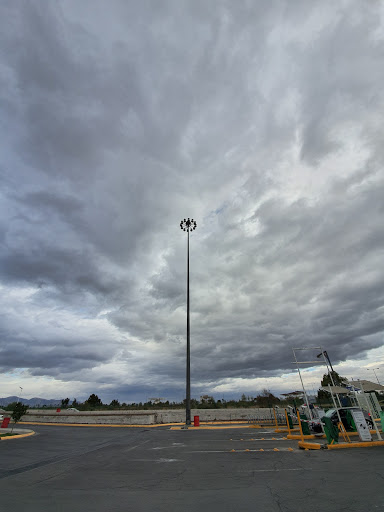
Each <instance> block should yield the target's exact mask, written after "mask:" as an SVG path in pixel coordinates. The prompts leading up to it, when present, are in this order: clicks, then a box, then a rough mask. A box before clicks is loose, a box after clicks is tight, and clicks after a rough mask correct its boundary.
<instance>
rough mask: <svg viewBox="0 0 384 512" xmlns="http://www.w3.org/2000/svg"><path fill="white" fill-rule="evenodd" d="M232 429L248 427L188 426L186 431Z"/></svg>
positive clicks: (172, 428) (178, 428)
mask: <svg viewBox="0 0 384 512" xmlns="http://www.w3.org/2000/svg"><path fill="white" fill-rule="evenodd" d="M232 428H250V427H249V426H248V425H222V426H220V427H219V426H216V427H214V426H208V425H206V426H201V424H200V427H194V426H193V425H189V426H188V430H225V429H232ZM170 430H186V429H185V428H183V427H171V428H170Z"/></svg>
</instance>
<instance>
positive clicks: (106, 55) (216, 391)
mask: <svg viewBox="0 0 384 512" xmlns="http://www.w3.org/2000/svg"><path fill="white" fill-rule="evenodd" d="M383 5H384V4H383V3H382V2H376V1H373V0H367V1H366V2H357V1H346V0H341V1H339V2H336V3H335V2H334V1H326V0H321V1H320V0H319V1H313V2H308V1H306V0H297V1H295V2H291V1H283V0H272V1H266V0H265V1H262V0H259V1H255V0H249V1H248V0H237V1H236V2H233V1H231V0H212V1H209V2H207V1H206V0H160V1H159V0H142V1H137V0H135V1H133V0H121V1H120V0H108V2H107V1H100V0H92V1H91V0H84V1H82V2H79V1H78V0H66V1H65V2H64V1H56V2H43V1H39V0H36V1H34V2H31V1H30V0H24V1H23V0H8V1H3V2H1V4H0V137H1V150H0V173H1V187H0V194H1V198H0V208H1V215H0V244H1V245H0V288H1V293H0V304H1V306H0V332H1V336H0V396H2V397H4V396H8V395H19V393H21V394H22V395H23V396H24V397H25V398H32V397H35V396H39V397H43V398H63V397H66V396H68V397H70V398H71V399H73V398H77V400H83V399H86V398H87V397H88V396H89V395H90V394H91V393H96V394H98V396H99V397H100V398H101V399H102V400H103V401H104V402H109V401H111V400H112V399H118V400H120V401H125V402H129V401H146V400H147V399H148V398H150V397H161V398H164V399H166V400H167V399H168V400H182V399H183V398H184V397H185V361H186V257H187V236H186V233H185V232H183V231H181V230H180V226H179V224H180V221H181V220H182V219H183V218H188V217H190V218H194V219H195V220H196V222H197V229H196V231H194V232H193V233H191V237H190V262H191V263H190V265H191V267H190V290H191V296H190V297H191V298H190V301H191V302H190V304H191V376H192V396H193V397H197V398H198V397H199V396H200V395H202V394H210V395H213V396H215V397H216V398H217V399H219V398H220V399H221V398H225V399H227V398H230V397H239V396H240V395H241V394H242V393H245V394H246V395H250V396H255V395H256V394H257V393H258V392H260V391H261V390H262V389H264V388H267V389H270V390H271V391H272V392H274V393H277V394H279V393H286V392H290V391H293V390H296V389H300V380H299V378H298V374H297V370H295V365H294V364H293V361H294V359H293V353H292V348H293V347H294V348H295V347H296V348H297V347H299V348H300V347H322V348H323V349H324V350H327V352H328V354H329V357H330V359H331V361H332V364H333V366H334V368H335V370H337V371H338V372H339V373H340V374H341V375H343V376H346V377H348V378H352V377H353V378H355V379H356V378H362V379H367V378H368V379H369V378H370V379H371V380H375V378H374V375H373V371H372V370H373V369H375V371H376V373H377V376H378V378H379V379H381V381H384V353H383V346H384V265H383V261H384V221H383V214H384V170H383V163H384V140H383V121H384V87H383V85H384V65H383V58H384V7H383ZM316 352H318V350H317V349H313V350H311V351H309V353H311V354H312V355H311V354H310V355H309V356H308V357H309V359H306V360H312V359H313V357H314V356H316ZM315 359H316V357H315ZM307 366H308V365H307ZM323 373H325V367H324V366H321V365H312V367H311V365H309V366H308V368H307V369H306V370H305V371H304V373H303V376H304V382H305V385H306V386H308V388H309V390H311V389H312V388H313V389H317V387H318V386H319V384H320V379H321V376H322V375H323Z"/></svg>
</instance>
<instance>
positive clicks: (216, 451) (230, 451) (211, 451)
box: [187, 448, 299, 453]
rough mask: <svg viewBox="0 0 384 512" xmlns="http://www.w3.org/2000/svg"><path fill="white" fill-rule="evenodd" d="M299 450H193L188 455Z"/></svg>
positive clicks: (289, 450) (291, 449)
mask: <svg viewBox="0 0 384 512" xmlns="http://www.w3.org/2000/svg"><path fill="white" fill-rule="evenodd" d="M293 451H297V452H299V450H294V449H293V448H260V449H252V448H247V449H245V450H233V449H232V450H193V451H189V452H187V453H245V452H293Z"/></svg>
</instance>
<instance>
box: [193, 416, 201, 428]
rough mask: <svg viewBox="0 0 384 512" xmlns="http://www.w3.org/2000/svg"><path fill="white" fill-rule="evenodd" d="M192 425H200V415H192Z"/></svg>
mask: <svg viewBox="0 0 384 512" xmlns="http://www.w3.org/2000/svg"><path fill="white" fill-rule="evenodd" d="M193 426H194V427H200V417H199V416H194V417H193Z"/></svg>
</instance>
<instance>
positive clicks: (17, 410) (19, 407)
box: [12, 402, 28, 432]
mask: <svg viewBox="0 0 384 512" xmlns="http://www.w3.org/2000/svg"><path fill="white" fill-rule="evenodd" d="M27 410H28V405H24V404H22V403H21V402H17V403H16V404H15V406H14V408H13V412H12V419H13V423H14V425H13V426H12V432H13V427H14V426H15V425H16V423H17V422H18V421H20V419H21V417H22V416H24V414H25V413H26V412H27Z"/></svg>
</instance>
